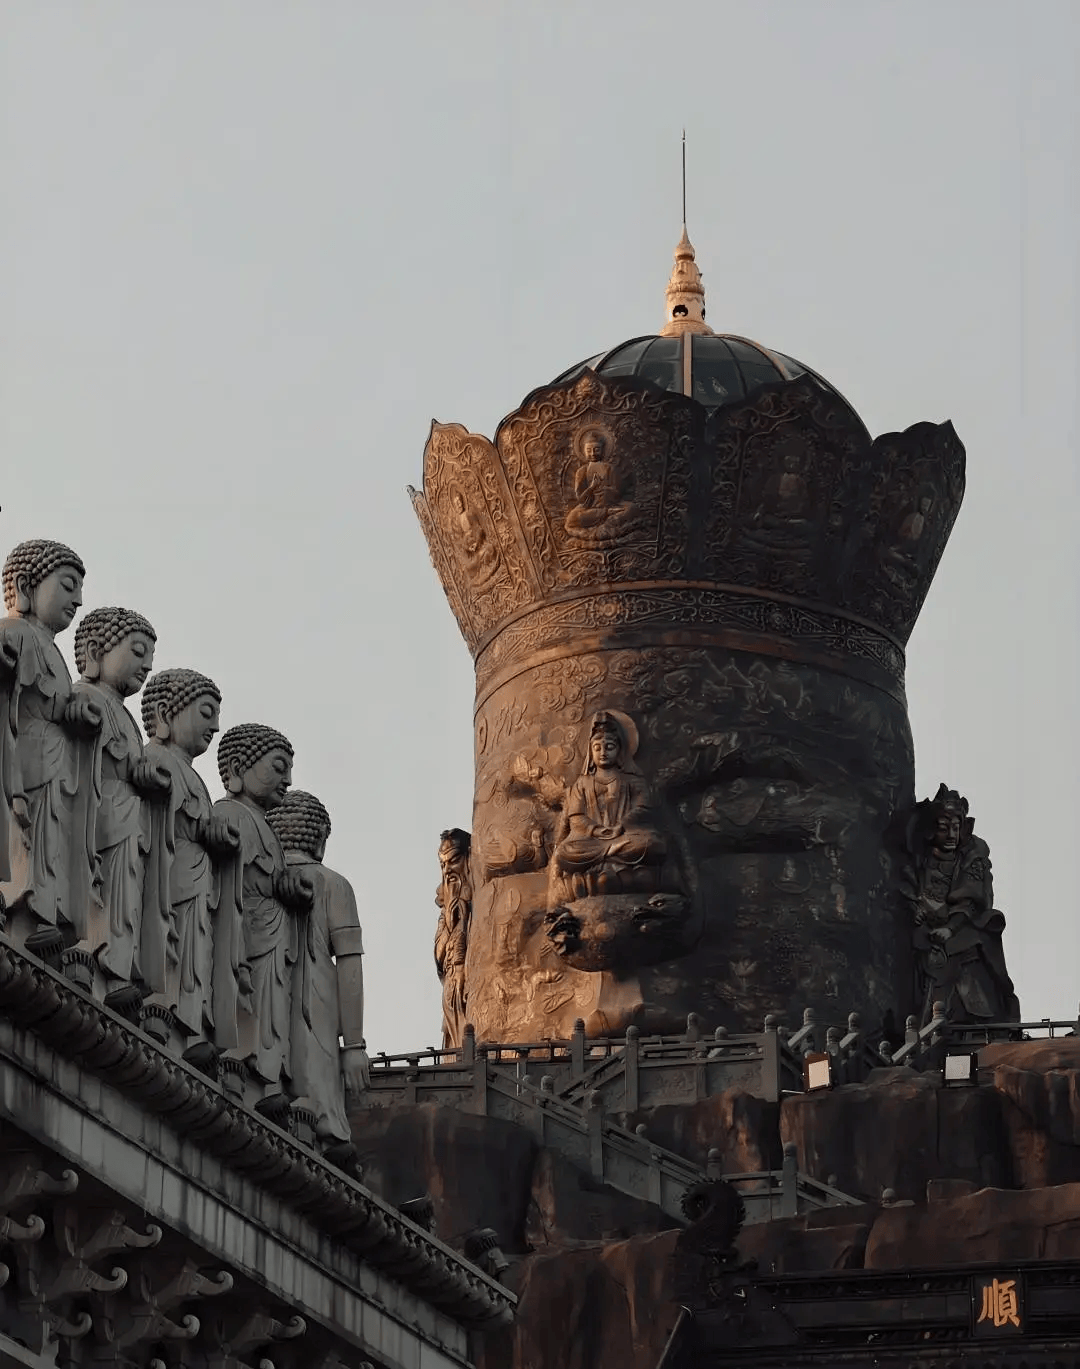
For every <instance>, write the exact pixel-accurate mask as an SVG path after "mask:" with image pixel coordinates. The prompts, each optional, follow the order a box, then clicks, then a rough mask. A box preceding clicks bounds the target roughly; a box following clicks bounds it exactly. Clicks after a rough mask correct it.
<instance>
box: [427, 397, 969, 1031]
mask: <svg viewBox="0 0 1080 1369" xmlns="http://www.w3.org/2000/svg"><path fill="white" fill-rule="evenodd" d="M962 492H963V448H962V447H961V446H960V444H959V442H958V441H957V439H956V436H955V434H954V433H953V431H952V429H951V427H949V425H944V426H942V427H940V428H937V427H934V426H933V425H930V424H920V425H917V426H916V427H915V428H912V429H910V430H909V431H908V432H907V433H902V434H889V435H887V436H886V437H884V438H880V439H878V440H877V441H876V442H874V443H873V444H871V442H870V440H869V438H868V437H867V434H866V431H865V428H864V427H863V425H862V424H861V422H860V421H859V420H858V419H857V417H856V416H855V415H854V414H853V413H852V412H851V411H850V410H849V409H848V408H847V407H846V406H845V405H844V404H843V402H842V401H841V400H839V398H838V397H837V396H836V395H835V394H832V393H828V394H826V393H823V392H822V391H821V390H820V388H815V386H814V384H813V383H812V382H811V381H810V380H809V379H805V378H804V379H802V380H796V381H790V382H787V383H781V384H777V385H771V386H767V387H766V388H765V389H763V390H761V391H758V392H757V393H756V394H755V395H754V396H752V397H751V398H750V399H747V400H745V401H743V402H742V403H741V404H735V405H731V406H728V407H726V408H724V409H722V410H720V411H717V412H716V413H714V414H713V415H712V416H711V417H708V418H707V417H706V413H705V410H704V409H703V408H701V407H700V406H699V405H697V404H696V403H694V402H693V401H691V400H688V399H686V398H684V397H682V396H678V395H672V394H667V393H661V392H659V391H658V390H656V389H655V388H653V387H652V386H650V385H648V384H646V383H644V382H641V381H612V382H609V381H604V380H601V379H600V378H599V377H597V376H596V375H595V374H593V373H591V372H586V373H585V374H584V375H582V376H581V377H580V378H579V379H577V380H575V381H572V382H567V383H566V384H563V385H561V386H551V387H548V388H546V389H542V390H538V391H535V392H534V393H533V394H532V395H531V396H529V398H528V399H527V400H526V402H525V403H524V405H523V406H522V408H521V409H520V410H519V411H518V412H516V413H514V414H511V415H510V416H509V418H507V419H506V420H504V422H503V423H502V424H501V425H500V428H499V432H498V433H497V435H496V439H495V442H494V443H491V442H488V441H487V439H485V438H483V437H480V436H478V435H476V434H472V433H468V432H466V430H465V429H464V428H461V427H459V426H456V425H454V426H442V425H436V426H434V427H433V429H432V435H431V438H430V440H429V443H428V449H427V452H426V454H425V467H424V490H423V493H415V492H414V502H415V504H416V508H417V512H418V514H419V516H420V519H421V522H422V524H423V526H424V530H425V534H426V535H427V537H428V541H429V544H430V546H431V551H432V558H433V561H434V563H435V566H436V569H437V570H438V572H439V575H440V578H441V579H442V581H443V585H444V588H445V590H446V593H447V597H448V599H449V601H450V604H451V607H452V609H453V611H454V613H455V616H456V617H457V619H458V622H459V624H460V625H461V629H462V632H463V634H464V636H465V638H466V641H467V642H468V644H469V647H470V649H471V651H472V652H473V655H474V657H475V660H476V672H477V707H476V714H475V726H476V789H475V801H474V814H473V840H472V864H471V871H472V877H471V883H472V887H473V891H474V895H473V909H472V918H471V924H470V932H469V945H468V954H467V961H466V1014H467V1017H468V1020H470V1021H472V1022H473V1024H474V1025H475V1027H476V1031H477V1033H478V1036H479V1037H480V1038H481V1039H488V1040H504V1041H519V1042H520V1041H526V1040H531V1039H537V1038H548V1037H564V1036H567V1035H568V1034H569V1032H570V1030H571V1027H572V1024H573V1021H574V1019H575V1018H577V1017H583V1018H585V1019H586V1024H587V1028H588V1030H589V1031H590V1033H592V1034H599V1033H606V1032H619V1031H621V1030H623V1029H624V1028H625V1027H626V1026H627V1025H629V1024H630V1023H635V1024H637V1025H638V1026H640V1027H641V1028H642V1029H643V1030H647V1031H657V1030H674V1029H678V1028H681V1027H682V1026H683V1025H684V1024H685V1019H686V1015H687V1013H688V1012H691V1011H694V1012H699V1013H702V1014H704V1015H705V1017H706V1020H707V1022H709V1023H710V1024H719V1023H723V1024H726V1025H728V1026H729V1027H744V1026H747V1025H753V1026H755V1027H757V1026H758V1025H760V1020H761V1018H762V1017H763V1016H764V1014H766V1013H768V1012H780V1013H781V1014H782V1015H783V1016H784V1018H785V1019H786V1020H787V1021H789V1022H792V1023H794V1022H797V1021H798V1020H799V1019H800V1018H801V1014H802V1009H803V1008H804V1007H805V1006H813V1007H815V1008H816V1009H817V1010H818V1012H819V1013H820V1014H821V1016H822V1018H824V1019H825V1020H827V1021H840V1020H842V1019H843V1018H844V1017H845V1016H846V1014H847V1013H848V1012H849V1011H851V1010H853V1009H856V1010H859V1011H861V1012H863V1013H864V1014H865V1019H864V1020H865V1022H866V1025H867V1026H871V1025H876V1024H877V1023H878V1022H880V1021H881V1019H882V1017H883V1015H884V1014H885V1013H886V1012H888V1011H889V1010H890V1009H897V1010H898V1011H899V1012H900V1013H901V1014H903V1013H904V1012H906V1011H907V1010H908V1007H909V1005H910V992H911V983H910V981H911V964H910V950H909V944H908V943H909V935H908V928H907V925H906V922H904V914H903V913H902V912H899V911H898V910H897V900H896V884H897V877H898V870H899V851H898V849H897V841H896V839H895V838H894V832H895V828H896V825H897V824H896V815H897V814H901V813H903V812H904V811H906V810H907V809H908V808H909V807H910V805H911V803H912V801H913V793H912V782H913V776H912V770H913V762H912V746H911V738H910V734H909V729H908V723H907V711H906V704H905V699H904V692H903V662H904V657H903V644H904V642H905V641H906V639H907V636H908V634H909V633H910V631H911V628H912V626H913V625H914V622H915V619H916V617H917V615H918V611H919V608H920V606H921V604H922V601H923V598H924V597H925V594H926V592H927V589H928V587H929V584H930V580H931V579H932V576H933V572H934V569H935V568H936V565H937V562H938V559H939V558H940V556H941V553H942V551H943V549H944V546H945V542H946V539H947V537H948V534H949V531H950V529H951V526H952V522H953V520H954V518H955V516H956V511H957V509H958V507H959V503H960V499H961V496H962ZM599 717H607V718H608V719H609V722H608V723H607V724H601V723H598V718H599ZM611 719H614V721H613V722H612V721H610V720H611ZM605 728H606V730H607V732H608V733H609V734H610V742H611V745H610V750H611V753H612V756H611V758H610V759H609V760H607V761H603V762H601V759H597V758H593V760H594V763H592V764H590V756H591V755H592V752H591V749H590V748H591V746H592V744H593V743H594V742H595V741H596V739H597V733H598V729H599V731H600V732H604V730H605ZM900 826H901V827H902V822H901V823H900ZM898 835H899V834H897V836H898Z"/></svg>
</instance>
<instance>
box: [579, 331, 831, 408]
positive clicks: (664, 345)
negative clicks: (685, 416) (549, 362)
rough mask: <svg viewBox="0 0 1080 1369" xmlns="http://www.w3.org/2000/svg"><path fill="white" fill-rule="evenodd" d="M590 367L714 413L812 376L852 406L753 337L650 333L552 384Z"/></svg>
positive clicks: (599, 355) (806, 368)
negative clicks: (770, 387) (774, 385)
mask: <svg viewBox="0 0 1080 1369" xmlns="http://www.w3.org/2000/svg"><path fill="white" fill-rule="evenodd" d="M587 367H588V368H591V369H592V370H594V371H596V372H598V373H599V374H600V375H602V376H603V377H604V378H605V379H614V378H616V377H617V376H638V377H640V378H641V379H642V380H651V381H652V382H653V384H654V385H659V386H660V387H661V388H662V389H665V390H673V391H674V392H675V393H676V394H683V395H690V396H691V398H693V399H696V400H697V401H698V403H699V404H702V405H704V406H705V408H706V409H708V410H710V411H712V410H714V409H718V408H720V407H721V406H722V405H725V404H734V403H735V402H736V401H738V400H740V399H745V398H746V396H747V395H751V394H753V392H754V391H755V390H757V389H760V388H761V386H762V385H767V384H769V383H770V382H773V381H777V380H794V379H796V377H798V376H808V377H809V378H810V380H812V381H813V382H814V384H816V385H819V386H820V387H821V388H822V389H823V390H825V391H826V392H827V393H829V394H831V395H835V396H836V398H837V399H839V400H840V401H841V402H842V403H844V404H845V405H846V406H847V407H848V408H849V409H850V408H851V405H850V404H848V403H847V400H845V399H844V397H843V395H842V394H840V392H839V391H838V390H837V389H836V388H835V387H834V386H832V385H830V384H829V383H828V381H826V380H824V379H823V378H822V377H821V376H819V375H818V374H817V372H816V371H812V370H811V369H810V367H809V366H804V365H803V363H802V362H801V361H796V360H795V359H794V358H793V357H789V356H785V355H784V353H783V352H774V351H771V350H770V349H769V348H767V347H763V346H762V345H761V344H760V343H758V342H751V341H750V339H749V338H743V337H734V336H731V335H729V334H718V333H690V332H686V333H683V334H682V335H681V336H678V337H664V336H662V335H660V334H656V333H650V334H649V335H647V336H646V337H637V338H630V339H629V341H627V342H620V343H619V345H618V346H617V347H613V348H612V349H611V350H610V351H609V352H599V353H597V355H596V356H593V357H589V358H588V360H586V361H579V362H578V363H577V365H576V366H571V367H570V368H569V370H566V371H563V373H562V375H559V376H556V377H555V381H554V382H553V383H554V384H558V383H559V382H560V381H563V380H573V379H575V378H576V377H577V376H579V375H580V374H581V373H582V371H584V370H585V369H586V368H587Z"/></svg>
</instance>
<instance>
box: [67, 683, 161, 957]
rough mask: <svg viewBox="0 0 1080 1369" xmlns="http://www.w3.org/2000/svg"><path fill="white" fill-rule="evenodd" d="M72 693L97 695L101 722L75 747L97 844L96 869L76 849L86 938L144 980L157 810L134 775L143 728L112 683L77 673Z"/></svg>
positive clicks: (76, 902)
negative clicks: (146, 902)
mask: <svg viewBox="0 0 1080 1369" xmlns="http://www.w3.org/2000/svg"><path fill="white" fill-rule="evenodd" d="M72 693H73V694H75V695H80V696H83V697H86V698H89V699H91V700H92V701H93V703H94V704H95V705H96V706H97V708H98V709H99V710H100V712H101V728H100V730H99V731H97V732H96V733H94V734H93V735H92V736H91V737H88V738H86V739H83V740H79V741H77V742H76V743H75V746H74V752H75V758H76V778H77V781H78V786H79V801H80V802H85V803H86V804H87V805H88V816H89V819H90V822H91V823H92V829H93V833H94V844H93V853H92V860H91V863H90V868H89V870H87V869H86V865H85V862H84V861H83V860H82V859H81V852H80V851H79V850H74V851H73V853H72V857H73V858H72V865H71V902H72V906H73V907H74V908H75V909H76V913H77V917H78V918H79V920H80V921H81V923H82V925H83V927H84V931H83V935H82V939H83V941H84V943H85V945H86V947H87V949H88V950H90V951H91V952H93V953H95V954H96V955H97V959H98V964H99V965H100V966H101V968H102V969H103V970H104V971H105V973H106V974H107V975H110V976H111V977H113V978H115V979H121V980H125V981H132V980H138V979H140V978H141V971H140V967H139V964H138V962H137V959H136V950H137V947H138V944H139V939H140V932H141V926H142V904H143V862H144V859H145V856H146V853H147V851H148V850H149V846H150V820H149V813H147V812H144V805H143V800H142V796H141V795H140V793H139V791H138V790H137V789H136V788H135V785H134V783H133V781H132V770H133V766H134V764H135V762H136V761H137V760H141V758H142V754H143V742H142V734H141V733H140V731H139V729H138V726H137V724H136V722H135V719H134V718H133V717H132V716H131V714H130V713H129V712H128V711H127V709H126V708H125V707H124V705H123V703H122V701H121V699H120V697H119V696H118V695H117V694H114V693H113V692H112V690H109V689H104V688H102V687H101V686H100V685H96V684H93V683H92V682H91V681H89V680H77V681H76V683H75V686H74V689H73V690H72Z"/></svg>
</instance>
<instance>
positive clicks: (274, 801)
mask: <svg viewBox="0 0 1080 1369" xmlns="http://www.w3.org/2000/svg"><path fill="white" fill-rule="evenodd" d="M217 760H218V773H219V774H220V775H221V782H222V784H223V785H224V786H225V789H226V791H227V795H228V797H226V798H224V799H219V800H218V802H217V803H215V804H214V809H213V811H214V813H215V815H217V816H218V817H221V818H224V819H225V820H226V821H227V823H228V825H229V827H230V828H232V830H233V831H235V832H236V834H237V837H238V845H237V848H236V850H235V852H234V853H233V854H232V855H231V856H230V857H227V858H226V859H225V860H223V861H222V864H221V867H220V872H219V881H218V903H217V913H216V918H217V936H216V941H215V955H216V956H218V957H225V963H226V964H227V965H229V966H230V967H235V973H236V976H237V983H238V985H239V991H240V998H239V1007H238V1011H237V1045H236V1047H235V1048H233V1050H232V1051H231V1052H230V1054H232V1055H234V1056H235V1057H236V1058H239V1059H242V1060H245V1061H246V1062H247V1065H248V1068H249V1069H250V1071H251V1073H252V1076H253V1078H254V1080H255V1083H256V1089H255V1091H256V1092H260V1091H261V1094H262V1097H263V1098H264V1099H266V1100H270V1099H273V1098H275V1097H277V1096H278V1095H280V1094H281V1093H282V1092H289V1091H292V1092H294V1090H289V1088H288V1081H289V1078H290V1076H291V1068H292V1065H291V1059H290V1051H289V1034H290V1030H291V1017H292V998H293V980H294V972H295V967H296V960H297V955H298V953H299V947H300V940H301V927H300V924H301V923H302V922H303V920H305V919H306V917H307V915H308V912H309V910H310V908H311V903H312V897H313V889H312V883H311V878H310V876H309V875H308V874H307V872H306V871H305V870H303V869H298V868H295V867H292V866H289V865H288V864H287V863H286V860H285V853H284V851H283V850H282V849H281V842H280V841H279V840H278V837H277V833H276V832H275V831H274V830H273V828H272V827H271V826H270V824H269V823H268V822H267V815H268V814H269V813H270V812H271V811H272V810H273V809H274V808H277V807H278V806H279V805H280V804H281V802H282V801H283V799H284V798H285V795H286V794H287V793H288V790H289V785H290V784H291V783H292V763H293V749H292V744H291V743H290V741H289V739H288V738H287V737H285V736H283V735H282V734H281V733H280V732H278V731H276V730H275V729H274V728H272V727H266V726H265V725H264V724H262V723H240V724H239V725H238V726H236V727H230V728H229V730H228V731H227V732H226V733H225V734H224V735H223V736H222V738H221V742H220V743H219V745H218V756H217ZM304 935H305V936H306V931H305V932H304ZM217 1028H218V1030H219V1031H220V1030H222V1029H223V1024H222V1023H220V1022H219V1023H218V1024H217Z"/></svg>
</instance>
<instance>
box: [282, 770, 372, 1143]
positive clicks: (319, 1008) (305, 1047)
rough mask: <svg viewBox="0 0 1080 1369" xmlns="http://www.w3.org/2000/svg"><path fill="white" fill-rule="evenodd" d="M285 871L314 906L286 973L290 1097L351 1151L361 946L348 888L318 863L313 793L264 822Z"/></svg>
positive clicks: (319, 838) (320, 837)
mask: <svg viewBox="0 0 1080 1369" xmlns="http://www.w3.org/2000/svg"><path fill="white" fill-rule="evenodd" d="M266 821H267V824H268V825H269V826H270V827H271V828H273V830H274V831H275V832H276V833H277V836H278V839H279V840H280V842H281V846H282V849H283V850H284V852H285V861H286V863H287V865H288V867H289V869H290V870H294V871H297V872H300V871H302V872H303V873H304V874H305V875H306V876H307V877H308V879H309V880H310V881H311V885H312V887H313V889H314V902H313V903H312V905H311V911H310V912H309V913H308V914H307V915H306V916H305V917H304V918H303V919H302V921H301V924H300V942H299V946H298V948H297V958H296V965H295V967H294V970H293V995H292V1027H291V1041H290V1057H291V1058H290V1077H291V1091H292V1092H293V1093H294V1094H295V1095H297V1096H298V1097H300V1098H307V1099H308V1101H309V1102H310V1104H311V1108H312V1111H313V1112H314V1113H315V1118H316V1135H317V1136H318V1137H319V1139H320V1140H321V1141H323V1142H325V1143H328V1144H329V1145H331V1146H340V1145H342V1143H345V1144H346V1145H348V1147H349V1148H350V1149H351V1145H352V1133H351V1130H350V1127H349V1122H348V1118H347V1117H346V1115H345V1089H344V1085H346V1084H347V1085H348V1086H349V1087H350V1088H351V1089H353V1090H354V1091H359V1090H360V1089H362V1088H363V1087H364V1084H365V1081H364V1077H363V1065H364V1062H366V1055H365V1054H364V1053H363V1050H362V1045H363V1039H364V977H363V976H364V971H363V954H364V947H363V942H362V939H361V930H360V918H359V915H358V914H357V911H356V896H355V894H354V893H353V889H352V885H351V884H350V883H349V881H348V880H347V879H346V878H345V877H344V875H339V874H338V873H337V871H336V870H331V869H329V868H328V867H327V866H326V865H324V864H323V856H324V855H325V853H326V843H327V839H328V838H329V836H330V814H329V813H328V812H327V811H326V809H325V807H324V806H323V805H322V803H320V802H319V800H318V799H317V798H316V797H315V795H314V794H307V793H305V792H304V791H303V790H302V789H290V791H289V792H288V793H287V794H286V795H285V798H284V800H283V801H282V802H281V803H280V804H279V805H278V806H277V807H276V808H274V809H272V810H271V811H270V812H269V813H267V815H266Z"/></svg>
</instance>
